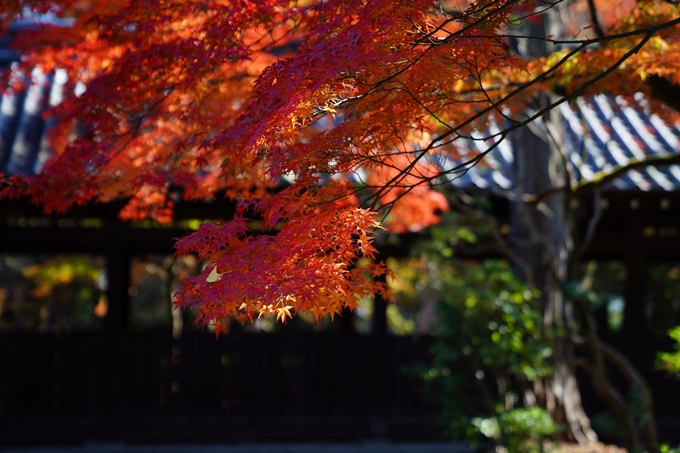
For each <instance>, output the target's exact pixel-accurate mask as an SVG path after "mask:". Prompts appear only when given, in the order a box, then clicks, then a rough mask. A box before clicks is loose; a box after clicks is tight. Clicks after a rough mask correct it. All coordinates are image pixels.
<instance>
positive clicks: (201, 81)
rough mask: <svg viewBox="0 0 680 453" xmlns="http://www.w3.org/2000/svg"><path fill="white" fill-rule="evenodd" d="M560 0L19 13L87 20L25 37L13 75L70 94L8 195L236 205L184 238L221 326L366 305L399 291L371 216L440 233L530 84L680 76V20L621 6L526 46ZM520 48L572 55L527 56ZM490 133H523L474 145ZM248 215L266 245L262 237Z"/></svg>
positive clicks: (53, 200)
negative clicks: (471, 146) (39, 153)
mask: <svg viewBox="0 0 680 453" xmlns="http://www.w3.org/2000/svg"><path fill="white" fill-rule="evenodd" d="M562 3H564V4H567V3H566V0H564V1H557V2H555V3H540V4H533V3H532V4H529V3H527V2H524V1H517V0H478V1H475V2H455V1H450V2H442V3H434V2H432V1H431V0H398V1H393V0H389V1H388V0H328V1H319V2H317V1H311V0H299V1H290V0H285V1H284V0H262V1H257V2H252V1H245V0H242V1H226V0H212V1H204V0H135V1H128V0H106V1H104V0H84V1H83V0H78V1H74V0H41V1H40V2H34V1H28V0H18V1H17V2H14V3H13V5H14V6H12V7H11V8H10V7H7V8H5V7H3V10H2V11H0V19H2V20H0V22H4V23H10V22H12V21H13V20H16V19H17V18H19V17H20V16H21V15H25V14H26V13H27V11H35V12H39V13H46V12H50V13H51V14H54V15H56V16H60V17H68V18H72V20H73V25H72V26H70V27H57V26H53V25H49V24H44V25H43V26H41V27H38V28H36V29H32V30H30V31H26V32H25V33H23V34H21V35H20V36H18V38H17V40H16V41H15V46H17V47H18V48H19V49H20V51H21V52H22V54H23V55H25V57H24V58H23V59H22V62H21V64H20V65H19V69H22V68H23V69H24V71H25V73H30V70H29V69H30V68H32V67H33V66H35V65H39V66H40V67H41V68H42V70H43V72H45V73H48V72H50V71H53V70H55V69H56V68H61V69H63V70H64V71H66V73H67V74H68V82H67V84H66V87H65V89H64V100H63V102H62V103H61V104H60V105H58V106H55V107H52V108H51V109H50V111H49V112H48V115H53V116H54V117H56V118H58V122H57V123H58V124H57V126H56V127H54V128H53V129H52V130H51V132H50V139H51V142H52V144H53V149H54V155H53V157H52V158H51V159H50V160H49V161H48V162H47V164H46V166H45V168H44V170H43V171H42V172H41V173H40V174H38V175H34V176H31V177H18V176H11V177H9V176H8V177H6V178H5V179H4V181H3V182H4V184H3V187H2V191H1V192H0V195H2V196H4V197H16V196H30V197H31V199H32V200H33V201H34V202H36V203H38V204H40V205H42V206H43V207H44V208H45V209H46V210H47V211H64V210H66V209H68V208H69V207H70V206H72V205H74V204H82V203H88V202H93V201H102V202H106V201H109V200H112V199H115V198H127V199H129V200H130V201H129V203H128V205H127V206H126V207H125V208H124V209H123V211H122V215H123V216H124V217H125V218H131V219H134V218H141V217H151V218H155V219H157V220H159V221H168V220H171V219H172V207H173V202H172V201H171V199H170V197H169V195H168V194H169V191H171V190H172V188H176V187H181V188H182V194H183V197H184V198H185V199H186V200H202V199H207V198H211V197H213V196H215V194H216V193H224V194H226V196H227V197H230V198H232V199H234V200H236V201H237V202H239V203H240V204H239V208H238V210H237V212H236V214H235V216H234V219H233V220H232V221H230V222H225V223H214V224H206V225H203V226H201V228H200V229H199V230H198V231H197V232H195V233H194V234H191V235H189V236H187V237H184V238H182V239H180V240H179V241H178V243H177V251H178V253H180V254H183V253H196V254H198V255H199V257H200V258H201V259H202V260H205V262H207V263H208V264H207V267H206V268H205V271H204V272H203V273H201V274H200V275H198V276H196V277H195V278H193V279H191V280H188V281H187V282H186V283H185V284H184V285H183V286H182V289H181V290H180V293H179V295H178V301H179V302H178V304H179V305H180V306H194V307H198V309H199V313H200V314H199V319H200V322H203V323H209V322H213V323H217V325H218V326H222V327H223V326H224V325H225V324H224V321H225V320H227V319H230V318H236V319H238V320H241V321H243V320H246V319H251V318H252V317H253V316H259V315H263V314H274V315H275V316H277V317H278V318H279V319H285V318H287V317H289V316H290V315H292V314H293V313H294V312H295V311H297V310H308V311H310V312H312V313H313V314H314V315H315V316H317V317H319V316H324V315H333V314H336V313H339V312H340V310H342V309H343V308H344V307H349V308H354V307H355V306H356V303H357V299H358V298H359V297H361V296H363V295H368V294H372V293H374V292H376V291H377V292H383V293H386V291H387V288H385V286H384V285H383V284H380V283H377V282H376V281H375V279H374V278H372V277H375V276H379V275H382V274H385V273H386V272H388V271H387V269H386V267H385V266H383V265H379V264H371V265H369V266H368V267H357V266H356V263H357V261H358V260H359V259H360V258H362V257H373V256H374V254H375V249H374V248H373V246H372V245H371V242H372V238H373V236H374V234H375V232H376V229H377V228H380V227H381V223H380V222H379V221H378V220H379V219H380V218H383V219H384V220H385V221H384V226H385V227H387V228H388V229H392V230H393V231H396V232H400V231H405V230H418V229H421V228H425V227H427V226H429V225H431V224H433V223H436V222H437V221H438V216H437V213H438V212H441V211H445V210H446V209H448V205H447V203H446V199H445V197H444V196H443V195H442V194H441V193H440V192H438V191H437V190H435V186H436V185H437V184H441V183H442V182H445V181H446V180H447V179H450V178H453V177H455V176H457V175H460V174H461V173H462V172H464V168H465V165H457V166H455V167H452V168H446V167H444V166H441V165H438V164H435V163H434V162H437V161H440V162H443V161H446V162H461V160H463V161H464V162H461V163H462V164H474V163H476V162H478V161H479V160H480V159H481V158H482V157H483V155H484V154H486V152H489V151H490V150H491V149H493V147H494V146H495V145H491V146H489V150H488V151H486V152H481V153H474V154H473V155H470V154H467V155H466V157H465V158H462V157H461V153H460V152H459V149H458V143H459V141H460V139H461V138H471V139H475V140H485V141H489V139H492V140H491V143H496V144H497V143H498V141H499V140H502V139H504V138H505V137H507V135H508V133H510V132H511V131H512V130H514V129H516V128H518V127H521V126H522V125H523V124H526V122H528V121H530V120H531V119H529V120H526V119H522V120H518V119H516V118H521V115H520V114H521V112H522V109H523V106H524V105H525V104H526V102H527V101H528V100H530V99H531V98H532V97H533V96H534V94H535V92H536V91H537V90H552V91H554V92H559V93H563V97H562V98H561V100H560V101H559V102H566V101H568V100H569V99H571V98H572V97H573V96H576V95H578V94H583V93H587V92H597V91H598V90H599V91H601V90H605V89H612V88H613V87H614V86H616V89H617V90H618V91H619V92H623V94H633V93H634V92H635V91H639V90H643V91H644V90H645V89H646V86H645V79H646V78H647V77H649V76H650V75H658V76H662V77H671V78H672V81H673V82H675V83H678V82H680V79H678V77H680V76H679V75H678V74H680V73H679V72H678V71H677V65H678V61H680V59H679V58H678V55H680V53H679V52H678V51H679V50H680V48H679V47H678V46H679V43H678V40H679V38H678V37H679V36H680V33H678V30H677V25H678V23H679V22H680V19H679V18H678V17H679V14H678V8H677V6H675V5H672V4H670V3H666V2H655V1H649V0H643V1H640V2H637V3H635V4H632V5H630V6H628V7H626V8H623V10H621V8H619V11H618V12H617V14H619V16H617V17H620V20H617V21H616V22H614V23H610V22H607V23H605V28H607V33H606V34H605V35H604V36H599V37H598V36H596V37H592V36H590V35H588V33H589V32H588V29H587V25H588V24H587V23H586V24H580V23H579V24H577V25H576V26H575V27H576V30H577V33H580V35H579V34H576V35H575V36H574V37H568V38H559V39H558V38H554V37H546V36H525V37H519V38H518V36H516V34H515V35H513V33H512V30H513V29H514V28H513V27H515V28H516V26H517V24H521V23H523V22H526V21H532V20H535V18H536V17H537V16H540V14H541V13H542V12H544V11H545V10H549V9H551V8H557V7H558V6H559V5H560V4H562ZM569 4H570V5H572V6H573V5H574V4H575V5H576V6H574V7H573V8H575V9H573V8H572V10H573V11H578V8H579V7H580V8H582V5H583V2H570V3H569ZM598 4H599V5H600V6H601V7H602V8H603V10H604V11H608V9H607V8H608V7H609V5H608V4H607V3H605V2H600V3H598ZM579 5H581V6H579ZM619 6H620V5H619ZM582 9H583V8H582ZM561 11H562V10H561ZM565 11H568V10H565ZM563 13H564V14H567V13H566V12H563ZM565 17H566V16H565ZM565 20H566V19H565ZM576 22H579V21H576ZM576 22H574V21H572V22H570V23H576ZM520 38H521V39H525V40H528V41H540V42H545V41H547V42H551V43H553V44H555V45H556V46H558V47H556V48H557V51H556V52H555V53H554V54H553V55H551V56H548V57H544V58H538V59H533V60H530V59H527V58H525V57H522V56H521V55H520V54H519V53H518V52H517V50H516V48H515V47H513V44H512V43H513V42H515V41H517V40H518V39H520ZM7 85H8V84H7V83H6V86H7ZM9 85H11V84H9ZM77 87H80V89H76V88H77ZM9 88H10V89H11V88H12V87H11V86H9ZM83 90H84V91H83ZM565 93H566V94H565ZM551 107H554V105H553V106H549V107H548V108H551ZM495 120H504V121H506V122H507V124H509V126H507V127H506V128H505V129H502V130H500V132H498V133H496V134H495V135H494V136H489V134H486V135H484V134H481V135H482V136H480V134H479V132H483V131H485V130H486V129H487V127H486V125H487V124H488V123H489V122H490V121H495ZM437 156H442V157H445V159H439V160H437V159H436V157H437ZM466 160H467V162H465V161H466ZM286 184H288V185H289V187H288V188H285V189H283V190H280V188H281V187H282V186H285V185H286ZM249 216H257V217H259V218H262V219H263V223H264V225H265V231H261V232H255V231H251V230H249V229H248V228H247V218H248V217H249ZM220 328H221V327H220Z"/></svg>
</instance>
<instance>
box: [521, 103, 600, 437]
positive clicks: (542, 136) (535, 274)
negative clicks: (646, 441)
mask: <svg viewBox="0 0 680 453" xmlns="http://www.w3.org/2000/svg"><path fill="white" fill-rule="evenodd" d="M547 102H549V98H548V96H547V95H544V94H540V95H538V96H537V97H536V105H534V108H535V109H536V110H537V109H539V108H541V106H543V105H545V104H546V103H547ZM556 113H557V112H554V113H553V116H554V117H555V118H553V120H555V121H558V118H557V114H556ZM528 114H531V111H529V112H528ZM558 126H559V124H558ZM515 148H516V155H515V165H516V171H517V173H516V174H517V184H516V194H515V200H514V202H513V209H512V214H511V216H512V219H511V222H512V225H511V227H512V231H511V244H512V247H513V250H514V252H515V253H517V254H518V255H519V256H520V257H521V259H522V260H524V261H525V262H526V263H527V264H528V269H529V272H528V273H529V275H526V276H525V277H526V280H527V283H528V284H529V285H530V286H533V287H535V288H537V289H539V290H540V291H541V294H542V296H541V298H542V299H541V304H542V313H543V323H544V329H545V331H546V332H548V333H549V334H550V335H551V338H552V347H553V355H552V357H551V359H550V361H551V366H552V368H553V374H552V376H550V377H548V378H546V379H545V380H544V382H541V383H537V384H536V385H535V386H534V390H535V392H537V394H536V395H535V396H536V402H537V403H538V404H540V405H542V406H544V407H546V408H547V409H548V411H549V412H550V414H551V415H552V416H553V418H554V419H555V421H556V422H558V423H561V424H564V425H566V426H567V427H568V431H567V438H568V440H573V441H577V442H579V443H582V444H585V443H589V442H594V441H596V440H597V436H596V435H595V433H594V431H593V430H592V429H591V427H590V421H589V419H588V417H587V416H586V415H585V412H584V411H583V407H582V404H581V395H580V391H579V388H578V384H577V381H576V371H575V365H574V345H573V344H572V342H571V341H570V337H571V333H572V328H573V308H572V306H571V303H570V302H569V301H567V300H565V299H564V296H563V294H562V289H561V288H562V284H563V282H564V280H565V279H566V273H567V260H568V257H569V253H570V252H571V249H572V248H573V247H572V243H571V231H570V225H569V223H570V222H569V218H568V208H567V206H566V203H567V199H566V196H565V195H563V194H559V195H555V196H553V197H550V198H549V199H548V200H546V201H543V202H541V203H538V204H530V203H527V202H525V201H523V198H524V197H523V195H525V194H540V193H542V192H545V191H547V190H549V189H551V188H554V187H560V186H562V185H564V184H565V183H566V182H567V171H566V165H565V162H564V159H563V156H562V154H561V152H560V149H559V147H558V146H557V145H556V144H555V141H554V140H553V139H552V138H551V134H550V132H549V130H548V128H547V127H546V126H545V123H544V122H543V121H535V122H534V123H532V124H531V125H530V126H528V127H525V128H523V129H521V130H520V131H518V134H517V135H516V137H515Z"/></svg>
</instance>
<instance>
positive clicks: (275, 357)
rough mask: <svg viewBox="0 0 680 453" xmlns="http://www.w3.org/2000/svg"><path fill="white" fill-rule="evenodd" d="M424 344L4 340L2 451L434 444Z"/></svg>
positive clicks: (282, 339)
mask: <svg viewBox="0 0 680 453" xmlns="http://www.w3.org/2000/svg"><path fill="white" fill-rule="evenodd" d="M429 343H430V340H429V339H428V338H420V339H418V338H408V337H391V336H362V335H356V334H298V333H296V334H283V335H267V334H252V335H239V334H233V335H229V336H222V337H221V338H219V339H218V340H216V339H215V337H214V336H212V335H208V334H200V333H195V334H189V335H184V336H183V338H182V339H181V340H173V339H172V337H170V336H169V335H164V334H125V335H120V336H118V337H117V338H116V339H115V340H110V339H109V338H108V337H106V336H104V335H101V334H84V333H78V334H71V335H60V336H55V335H51V334H35V333H7V332H5V333H0V439H3V443H5V442H6V443H8V444H21V443H29V442H30V443H35V442H36V441H38V442H45V443H48V442H52V443H53V442H57V443H69V442H83V441H104V440H117V441H130V442H158V441H162V442H178V441H179V442H199V441H203V442H230V441H274V440H283V441H285V440H296V441H300V440H345V441H351V440H360V439H366V438H383V439H391V440H424V439H429V440H433V439H437V436H438V432H439V431H438V426H437V422H436V419H437V413H438V409H437V408H436V407H435V406H434V405H428V404H426V403H424V402H423V397H422V393H421V392H420V390H419V387H418V384H417V383H416V381H415V380H413V379H410V378H409V377H408V376H407V375H406V374H405V373H404V372H403V371H404V369H405V368H407V367H408V366H410V365H412V364H413V363H414V362H416V361H418V360H425V359H426V356H427V348H428V345H429Z"/></svg>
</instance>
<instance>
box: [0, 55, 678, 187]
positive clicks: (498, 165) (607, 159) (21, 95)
mask: <svg viewBox="0 0 680 453" xmlns="http://www.w3.org/2000/svg"><path fill="white" fill-rule="evenodd" d="M0 56H1V55H0ZM12 77H15V78H18V77H20V78H23V79H24V80H23V82H24V83H23V85H24V88H23V89H19V90H13V89H9V90H8V91H7V92H5V93H3V94H2V95H1V100H0V172H3V173H5V174H26V175H30V174H36V173H39V172H40V170H41V168H42V166H43V165H44V162H45V160H46V159H47V158H48V157H49V156H50V154H51V151H50V147H49V143H48V141H47V139H46V132H47V130H48V129H49V128H50V126H51V125H52V124H53V123H54V121H55V119H54V118H51V117H49V116H48V108H49V107H50V106H55V105H57V104H59V102H61V98H62V93H63V89H64V85H65V83H66V75H65V73H64V72H63V71H61V72H60V71H57V72H55V73H53V74H43V73H42V72H41V71H40V70H39V69H37V68H36V69H35V70H34V71H33V73H32V74H31V75H30V77H26V76H25V75H22V74H20V73H19V72H18V71H13V75H12ZM647 110H648V109H646V103H645V99H644V98H643V97H642V95H638V96H636V98H635V99H634V100H632V101H627V100H626V99H624V98H622V97H612V96H606V95H596V96H593V97H590V98H587V99H586V98H579V99H578V100H577V101H576V102H574V103H572V105H569V104H567V103H564V104H561V105H560V106H559V116H560V118H561V120H560V122H561V123H562V127H561V129H562V131H563V135H562V136H561V140H562V142H563V145H564V148H565V149H566V150H567V154H568V160H569V164H570V170H571V175H572V178H573V180H572V184H577V183H578V182H580V181H584V180H589V179H591V178H592V177H593V176H594V175H596V174H597V173H598V172H601V171H609V170H612V169H614V168H616V167H617V166H625V165H626V164H628V163H629V162H631V160H633V159H644V158H645V157H646V156H656V157H660V156H665V155H672V154H676V153H679V152H680V128H678V126H676V125H669V124H667V123H665V122H664V121H663V120H661V119H660V118H659V117H658V116H657V115H655V114H651V113H649V112H648V111H647ZM538 129H540V122H539V123H538ZM498 132H500V128H499V126H498V125H496V124H489V128H488V130H487V131H485V132H484V135H482V134H479V137H481V138H483V137H484V136H487V137H493V136H494V135H496V136H498V135H497V133H498ZM493 144H494V139H493V138H490V139H487V140H483V139H474V140H473V139H467V138H461V139H459V140H457V141H456V145H457V147H458V150H459V152H460V154H461V157H462V158H463V159H465V158H466V156H467V157H468V158H470V157H472V156H474V155H476V154H478V153H480V152H484V151H486V150H487V149H488V148H489V147H490V146H492V145H493ZM520 146H521V143H517V141H516V139H515V138H514V137H513V136H512V135H511V136H510V137H509V138H508V139H506V140H503V141H501V142H500V143H498V144H497V145H496V147H495V148H494V150H493V151H492V152H491V153H489V154H488V155H487V156H486V157H485V158H484V160H483V162H482V163H481V164H478V165H474V166H470V167H469V168H466V169H465V171H462V172H457V173H454V174H451V175H450V178H449V179H450V183H451V185H452V186H453V187H454V188H458V189H463V190H475V191H492V192H494V193H497V194H499V195H504V194H508V193H509V192H511V191H512V189H513V187H514V186H515V174H516V172H515V159H514V156H515V150H516V149H517V148H518V147H520ZM437 164H438V165H440V166H441V167H442V168H444V169H446V168H452V167H454V166H456V165H457V164H459V163H457V162H453V161H451V160H444V159H442V158H439V161H438V162H437ZM606 189H607V190H615V191H644V192H649V191H663V192H670V191H678V190H680V165H677V164H673V165H666V166H658V167H654V166H647V167H645V168H641V169H633V170H630V171H628V172H627V173H625V174H624V175H623V176H621V177H619V178H617V179H616V180H614V181H613V182H611V183H609V184H608V185H607V186H606Z"/></svg>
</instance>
